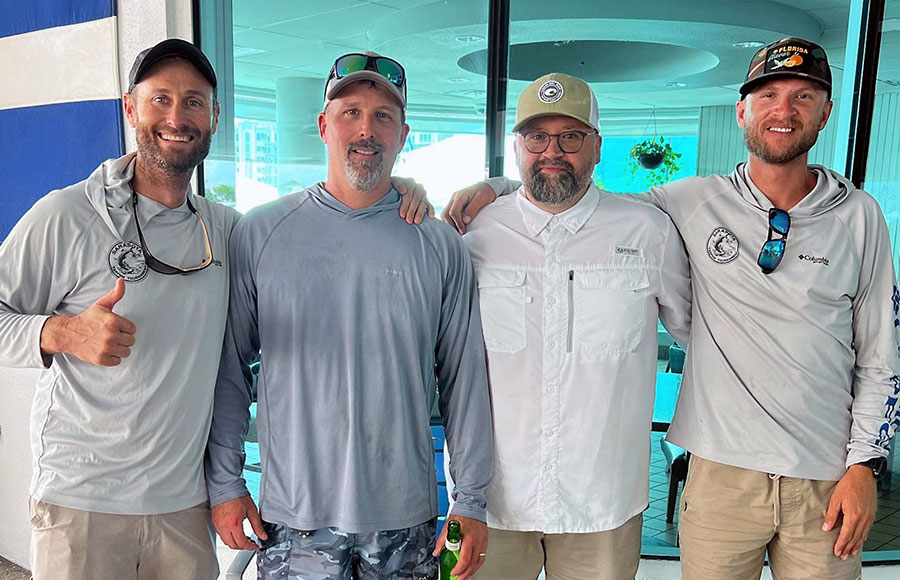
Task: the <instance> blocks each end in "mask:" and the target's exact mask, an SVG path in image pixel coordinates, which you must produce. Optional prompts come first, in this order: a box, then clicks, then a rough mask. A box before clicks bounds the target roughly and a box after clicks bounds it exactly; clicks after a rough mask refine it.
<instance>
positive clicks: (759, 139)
mask: <svg viewBox="0 0 900 580" xmlns="http://www.w3.org/2000/svg"><path fill="white" fill-rule="evenodd" d="M791 126H792V127H793V129H794V130H795V131H798V132H799V133H800V136H799V138H798V139H797V141H796V142H795V143H794V144H793V145H791V146H790V147H788V148H787V149H786V150H784V151H782V152H780V153H779V152H776V151H772V150H771V149H770V148H769V147H768V146H767V145H766V142H765V140H764V139H763V135H762V134H763V133H765V131H766V129H765V127H763V126H762V125H757V126H756V128H752V129H751V128H749V127H748V128H747V129H745V130H744V144H745V145H746V146H747V151H749V152H750V154H751V155H753V156H754V157H758V158H759V159H761V160H762V161H764V162H765V163H768V164H769V165H785V164H787V163H790V162H791V161H793V160H794V159H797V158H798V157H800V156H801V155H803V154H804V153H807V152H808V151H809V150H810V149H812V148H813V145H815V144H816V141H817V140H818V138H819V131H818V130H813V131H805V130H804V129H803V127H802V126H799V125H791Z"/></svg>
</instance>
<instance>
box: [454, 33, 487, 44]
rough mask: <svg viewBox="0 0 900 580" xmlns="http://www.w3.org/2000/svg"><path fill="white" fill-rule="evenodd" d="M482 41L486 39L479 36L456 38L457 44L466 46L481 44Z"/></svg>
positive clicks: (460, 36)
mask: <svg viewBox="0 0 900 580" xmlns="http://www.w3.org/2000/svg"><path fill="white" fill-rule="evenodd" d="M482 40H484V37H483V36H478V35H477V34H460V35H459V36H457V37H456V42H465V43H466V44H471V43H473V42H481V41H482Z"/></svg>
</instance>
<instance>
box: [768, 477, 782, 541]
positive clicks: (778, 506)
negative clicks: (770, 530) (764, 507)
mask: <svg viewBox="0 0 900 580" xmlns="http://www.w3.org/2000/svg"><path fill="white" fill-rule="evenodd" d="M769 479H771V480H772V481H774V482H775V501H774V507H775V531H778V526H780V525H781V476H780V475H778V474H776V473H770V474H769Z"/></svg>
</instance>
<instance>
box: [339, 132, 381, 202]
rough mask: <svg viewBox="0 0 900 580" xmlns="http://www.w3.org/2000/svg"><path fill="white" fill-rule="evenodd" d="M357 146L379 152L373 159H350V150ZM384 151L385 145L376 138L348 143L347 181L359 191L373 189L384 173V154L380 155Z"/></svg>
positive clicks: (345, 170) (345, 161)
mask: <svg viewBox="0 0 900 580" xmlns="http://www.w3.org/2000/svg"><path fill="white" fill-rule="evenodd" d="M356 147H366V148H368V149H374V150H375V151H377V152H378V153H379V155H376V156H375V157H374V158H373V159H369V160H359V161H350V151H351V150H352V149H354V148H356ZM383 151H384V145H381V144H380V143H378V142H376V141H375V140H374V139H366V140H363V141H356V142H355V143H349V144H348V145H347V156H346V157H345V158H344V172H345V173H346V174H347V181H349V182H350V185H352V186H353V188H354V189H356V190H357V191H372V190H373V189H375V187H376V186H377V185H378V182H379V181H380V180H381V174H382V173H384V161H383V159H384V158H383V156H382V155H380V153H381V152H383Z"/></svg>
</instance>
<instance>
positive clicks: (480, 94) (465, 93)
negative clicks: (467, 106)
mask: <svg viewBox="0 0 900 580" xmlns="http://www.w3.org/2000/svg"><path fill="white" fill-rule="evenodd" d="M447 94H448V95H453V96H454V97H466V98H471V99H483V98H485V97H486V96H487V93H486V92H484V91H479V90H476V89H466V90H462V91H453V92H452V93H447Z"/></svg>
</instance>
